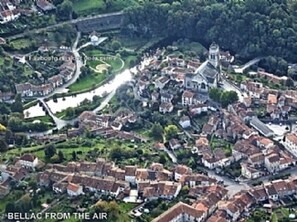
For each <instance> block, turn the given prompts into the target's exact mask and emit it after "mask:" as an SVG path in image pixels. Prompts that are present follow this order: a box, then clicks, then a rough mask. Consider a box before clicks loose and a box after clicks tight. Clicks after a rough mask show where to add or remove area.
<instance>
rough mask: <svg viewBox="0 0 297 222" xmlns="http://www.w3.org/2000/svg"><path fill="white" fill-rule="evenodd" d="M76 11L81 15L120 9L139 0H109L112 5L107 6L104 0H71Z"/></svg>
mask: <svg viewBox="0 0 297 222" xmlns="http://www.w3.org/2000/svg"><path fill="white" fill-rule="evenodd" d="M71 1H72V3H73V8H74V11H75V12H76V13H77V14H78V15H79V16H87V15H90V14H93V13H98V12H99V13H106V12H114V11H120V10H123V9H124V8H127V7H128V6H131V5H134V4H138V1H137V0H117V1H109V2H110V5H109V7H108V8H107V7H106V5H105V3H104V1H103V0H71Z"/></svg>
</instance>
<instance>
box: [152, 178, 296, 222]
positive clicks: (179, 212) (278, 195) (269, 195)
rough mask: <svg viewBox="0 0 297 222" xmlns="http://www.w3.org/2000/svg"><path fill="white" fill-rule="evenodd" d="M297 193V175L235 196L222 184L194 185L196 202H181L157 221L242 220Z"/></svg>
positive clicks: (193, 193) (193, 195)
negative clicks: (229, 193)
mask: <svg viewBox="0 0 297 222" xmlns="http://www.w3.org/2000/svg"><path fill="white" fill-rule="evenodd" d="M296 192H297V179H296V178H290V179H286V180H275V181H271V182H266V183H263V184H262V185H260V186H256V187H253V188H252V189H249V190H245V191H241V192H239V193H237V194H235V195H234V196H232V197H228V195H227V191H226V189H225V188H223V187H221V186H218V185H211V186H205V187H193V188H191V189H190V191H189V196H192V197H196V198H197V200H195V201H194V203H192V204H191V205H190V204H185V203H183V202H179V203H177V204H175V205H174V206H173V207H171V208H170V209H168V210H167V211H165V212H164V213H163V214H161V215H160V216H159V217H157V218H155V219H154V220H153V222H161V221H180V222H183V221H206V222H227V221H240V220H241V219H242V218H247V217H248V216H249V215H251V213H252V212H253V211H254V210H256V209H258V208H259V207H263V206H264V204H267V203H270V204H269V206H272V207H273V206H278V201H281V200H282V199H284V198H286V197H291V198H294V196H295V195H296Z"/></svg>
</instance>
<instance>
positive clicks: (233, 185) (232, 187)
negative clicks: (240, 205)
mask: <svg viewBox="0 0 297 222" xmlns="http://www.w3.org/2000/svg"><path fill="white" fill-rule="evenodd" d="M204 170H205V171H206V172H207V173H208V176H210V177H213V178H215V179H217V180H218V181H223V182H224V185H225V186H226V189H227V190H228V195H229V196H230V197H231V196H234V195H235V194H236V193H238V192H240V191H242V190H248V189H250V186H249V185H248V184H246V183H238V182H235V181H233V180H231V179H230V178H228V177H226V176H221V175H217V174H216V173H215V172H214V171H212V170H207V169H205V168H204Z"/></svg>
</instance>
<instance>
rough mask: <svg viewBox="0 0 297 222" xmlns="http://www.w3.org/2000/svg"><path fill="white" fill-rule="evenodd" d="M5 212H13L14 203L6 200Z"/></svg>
mask: <svg viewBox="0 0 297 222" xmlns="http://www.w3.org/2000/svg"><path fill="white" fill-rule="evenodd" d="M5 212H6V213H13V212H15V207H14V203H11V202H8V203H7V204H6V206H5Z"/></svg>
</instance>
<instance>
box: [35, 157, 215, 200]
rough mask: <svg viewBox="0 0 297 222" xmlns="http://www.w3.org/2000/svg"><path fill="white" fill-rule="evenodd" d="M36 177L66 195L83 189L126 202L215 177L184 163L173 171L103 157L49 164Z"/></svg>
mask: <svg viewBox="0 0 297 222" xmlns="http://www.w3.org/2000/svg"><path fill="white" fill-rule="evenodd" d="M37 179H38V184H39V185H40V186H46V187H49V186H52V189H53V191H54V192H56V193H66V192H67V193H68V195H69V196H79V195H83V194H84V193H85V192H94V193H98V194H99V193H101V194H107V195H111V196H114V197H116V198H117V199H121V200H126V201H128V202H142V201H148V200H153V199H157V198H162V199H173V198H176V197H177V195H178V194H179V193H180V191H181V188H182V187H183V186H184V185H188V186H189V187H194V186H209V185H211V184H215V183H216V180H215V179H213V178H210V177H208V176H205V175H202V174H193V172H192V169H191V168H189V167H187V166H184V165H177V166H176V167H175V168H174V169H173V170H172V171H169V170H167V169H165V168H164V166H163V165H162V164H160V163H152V164H151V166H150V167H149V168H139V167H137V166H125V167H123V168H119V167H118V166H116V165H115V164H114V163H113V162H109V161H106V160H104V159H102V158H98V159H97V160H96V162H69V163H68V164H67V165H61V164H53V165H48V166H47V169H46V170H45V171H44V172H41V173H39V174H38V177H37ZM135 194H136V195H135Z"/></svg>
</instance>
